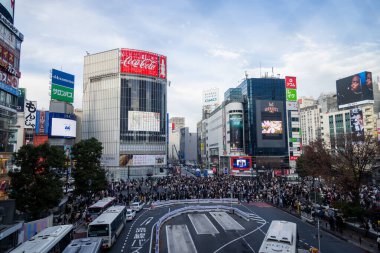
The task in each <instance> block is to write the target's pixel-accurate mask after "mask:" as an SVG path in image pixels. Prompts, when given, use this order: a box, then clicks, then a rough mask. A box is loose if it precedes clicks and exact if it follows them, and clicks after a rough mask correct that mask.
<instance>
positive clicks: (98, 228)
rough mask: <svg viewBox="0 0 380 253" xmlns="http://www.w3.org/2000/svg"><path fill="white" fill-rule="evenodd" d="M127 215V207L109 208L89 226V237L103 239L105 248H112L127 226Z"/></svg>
mask: <svg viewBox="0 0 380 253" xmlns="http://www.w3.org/2000/svg"><path fill="white" fill-rule="evenodd" d="M126 215H127V208H126V207H125V206H113V207H110V208H108V209H107V210H106V211H104V212H103V213H102V214H101V215H100V216H99V217H97V218H96V219H95V220H94V221H93V222H91V223H90V224H89V225H88V229H87V236H88V237H100V238H102V239H103V248H111V246H112V245H113V244H114V243H115V242H116V238H117V237H118V236H119V235H120V233H121V231H122V230H123V228H124V226H125V223H126Z"/></svg>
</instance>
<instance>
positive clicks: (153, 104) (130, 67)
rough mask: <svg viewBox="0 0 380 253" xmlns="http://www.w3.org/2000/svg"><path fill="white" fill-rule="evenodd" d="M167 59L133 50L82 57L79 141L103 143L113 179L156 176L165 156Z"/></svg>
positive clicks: (118, 50)
mask: <svg viewBox="0 0 380 253" xmlns="http://www.w3.org/2000/svg"><path fill="white" fill-rule="evenodd" d="M166 72H167V67H166V57H165V56H163V55H159V54H155V53H151V52H146V51H140V50H132V49H114V50H110V51H106V52H101V53H96V54H91V55H87V56H85V59H84V77H83V121H82V126H83V128H82V138H83V139H88V138H91V137H95V138H97V139H98V140H99V141H100V142H102V144H103V157H102V165H103V166H105V167H106V168H107V170H108V171H109V175H110V177H111V178H113V179H119V178H122V179H126V178H128V177H142V176H150V175H155V174H160V173H161V172H162V171H163V170H162V168H163V167H166V156H167V133H166V132H167V126H168V124H167V120H168V119H167V79H166Z"/></svg>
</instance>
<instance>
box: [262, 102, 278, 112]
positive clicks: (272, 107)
mask: <svg viewBox="0 0 380 253" xmlns="http://www.w3.org/2000/svg"><path fill="white" fill-rule="evenodd" d="M264 111H265V112H270V113H274V112H279V110H278V107H276V106H275V105H274V103H273V102H269V105H268V107H265V108H264Z"/></svg>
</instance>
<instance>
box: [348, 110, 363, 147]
mask: <svg viewBox="0 0 380 253" xmlns="http://www.w3.org/2000/svg"><path fill="white" fill-rule="evenodd" d="M350 118H351V132H352V133H353V138H354V139H355V140H356V141H364V123H363V111H362V109H360V108H354V109H352V110H350Z"/></svg>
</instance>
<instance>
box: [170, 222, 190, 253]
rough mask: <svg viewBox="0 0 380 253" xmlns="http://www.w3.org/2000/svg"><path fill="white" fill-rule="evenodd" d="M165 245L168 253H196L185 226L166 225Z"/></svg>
mask: <svg viewBox="0 0 380 253" xmlns="http://www.w3.org/2000/svg"><path fill="white" fill-rule="evenodd" d="M166 243H167V247H168V252H169V253H176V252H182V253H197V249H196V248H195V244H194V241H193V238H191V235H190V231H189V229H188V228H187V226H186V225H167V226H166Z"/></svg>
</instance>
